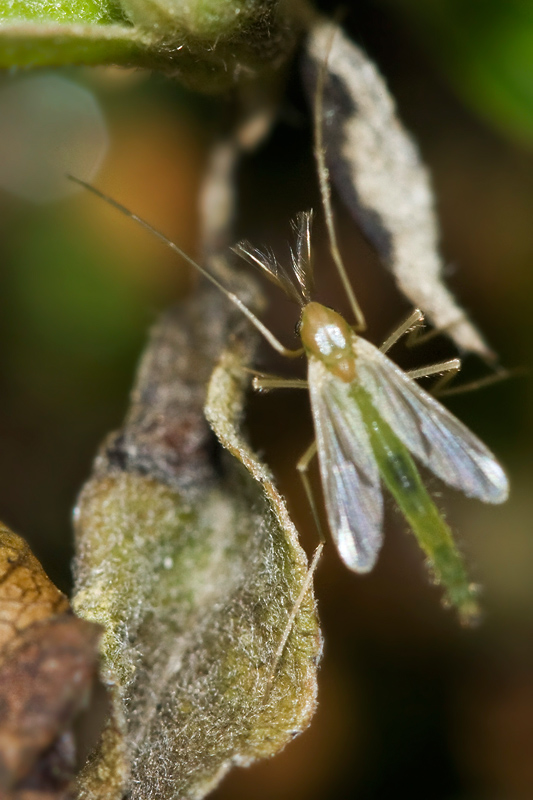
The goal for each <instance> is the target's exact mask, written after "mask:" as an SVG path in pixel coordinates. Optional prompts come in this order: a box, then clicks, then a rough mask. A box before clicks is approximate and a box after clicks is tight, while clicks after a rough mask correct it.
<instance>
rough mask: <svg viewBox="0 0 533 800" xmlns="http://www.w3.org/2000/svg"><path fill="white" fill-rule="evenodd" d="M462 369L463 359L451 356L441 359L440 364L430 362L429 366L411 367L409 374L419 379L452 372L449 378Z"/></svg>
mask: <svg viewBox="0 0 533 800" xmlns="http://www.w3.org/2000/svg"><path fill="white" fill-rule="evenodd" d="M460 369H461V359H460V358H450V359H449V360H448V361H439V363H438V364H430V365H428V366H427V367H419V368H418V369H410V370H408V371H407V375H409V377H410V378H414V380H417V379H418V378H429V376H430V375H439V374H441V375H442V374H443V373H444V372H446V373H451V375H450V377H449V378H448V380H450V379H451V378H453V377H454V375H455V374H456V373H457V372H459V370H460Z"/></svg>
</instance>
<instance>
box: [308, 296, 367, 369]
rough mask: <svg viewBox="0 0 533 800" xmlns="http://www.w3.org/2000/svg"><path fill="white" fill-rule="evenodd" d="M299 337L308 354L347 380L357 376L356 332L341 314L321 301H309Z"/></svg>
mask: <svg viewBox="0 0 533 800" xmlns="http://www.w3.org/2000/svg"><path fill="white" fill-rule="evenodd" d="M300 336H301V339H302V344H303V346H304V348H305V351H306V353H307V355H308V356H314V357H315V358H318V359H319V360H320V361H322V363H323V364H324V366H325V367H326V368H327V369H328V370H329V371H330V372H332V373H333V374H334V375H336V376H337V377H338V378H340V379H341V380H343V381H345V382H346V383H351V381H353V380H354V379H355V353H354V351H353V347H352V341H353V331H352V329H351V328H350V326H349V325H348V323H347V322H346V320H345V319H343V317H341V315H340V314H337V312H336V311H333V310H332V309H331V308H327V307H326V306H323V305H321V304H320V303H308V304H307V305H306V306H305V307H304V308H303V310H302V318H301V322H300Z"/></svg>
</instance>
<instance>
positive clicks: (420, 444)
mask: <svg viewBox="0 0 533 800" xmlns="http://www.w3.org/2000/svg"><path fill="white" fill-rule="evenodd" d="M354 349H355V353H356V358H357V375H358V380H359V381H360V383H361V385H362V386H363V388H364V389H366V391H367V392H368V394H369V395H370V396H371V398H372V402H373V404H374V406H375V408H376V411H377V412H378V413H379V414H380V415H381V416H382V417H383V419H384V420H385V422H387V423H388V425H390V427H391V428H392V430H393V431H394V433H395V434H396V436H397V437H398V439H399V440H400V441H401V442H402V443H403V444H404V445H405V446H406V447H407V448H408V449H409V450H410V451H411V452H412V453H413V455H415V456H416V457H417V458H418V459H419V460H420V461H421V462H422V463H423V464H424V465H425V466H426V467H428V468H429V469H430V470H431V471H432V472H434V473H435V475H437V476H438V477H439V478H441V479H442V480H443V481H445V482H446V483H448V484H449V485H450V486H454V487H455V488H456V489H459V490H460V491H462V492H464V494H466V495H467V496H468V497H477V498H479V499H480V500H483V501H484V502H485V503H502V502H503V501H504V500H506V499H507V496H508V493H509V485H508V481H507V477H506V475H505V473H504V471H503V470H502V468H501V467H500V465H499V464H498V462H497V461H496V458H495V456H494V455H493V454H492V453H491V452H490V450H489V449H488V448H487V447H485V445H484V444H483V443H482V442H481V441H480V440H479V439H478V438H477V437H476V436H474V434H473V433H471V432H470V431H469V430H468V428H467V427H466V426H465V425H463V424H462V422H459V420H458V419H456V418H455V417H454V416H453V414H450V412H449V411H447V410H446V409H445V408H444V406H442V405H441V404H440V403H439V402H438V401H437V400H435V398H434V397H432V396H431V395H430V394H428V393H427V392H426V391H424V389H422V388H421V387H420V386H419V385H418V384H417V383H416V382H415V381H414V380H413V379H412V378H409V376H408V375H406V374H405V372H403V370H401V369H400V368H399V367H398V366H396V364H394V362H393V361H391V360H390V359H389V358H387V356H386V355H384V354H383V353H381V352H380V351H379V350H378V349H377V348H376V347H374V345H373V344H371V343H370V342H367V341H366V340H365V339H362V338H359V337H358V338H357V339H356V341H355V343H354Z"/></svg>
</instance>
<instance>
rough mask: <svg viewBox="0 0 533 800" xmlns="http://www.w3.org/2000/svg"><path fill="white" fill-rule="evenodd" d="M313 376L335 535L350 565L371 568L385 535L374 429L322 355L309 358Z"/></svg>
mask: <svg viewBox="0 0 533 800" xmlns="http://www.w3.org/2000/svg"><path fill="white" fill-rule="evenodd" d="M308 379H309V394H310V397H311V409H312V412H313V421H314V426H315V433H316V442H317V450H318V462H319V466H320V474H321V477H322V489H323V492H324V500H325V504H326V511H327V516H328V522H329V527H330V530H331V534H332V536H333V539H334V541H335V544H336V545H337V549H338V551H339V554H340V556H341V558H342V559H343V561H344V562H345V564H346V565H347V566H348V567H349V568H350V569H353V570H354V571H355V572H368V571H369V570H371V569H372V567H373V566H374V564H375V561H376V558H377V554H378V552H379V549H380V547H381V543H382V539H383V534H382V522H383V496H382V492H381V485H380V478H379V471H378V467H377V464H376V461H375V458H374V454H373V452H372V448H371V445H370V441H369V437H368V433H367V431H366V428H365V425H364V422H363V419H362V416H361V412H360V411H359V408H358V406H357V403H356V402H355V401H354V399H353V398H352V397H350V395H349V391H350V386H349V384H346V383H343V381H341V380H340V379H339V378H336V377H335V376H334V375H332V374H331V373H330V372H328V370H327V369H326V368H325V367H324V365H323V364H322V362H321V361H319V360H318V359H316V358H309V373H308Z"/></svg>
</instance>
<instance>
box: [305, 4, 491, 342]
mask: <svg viewBox="0 0 533 800" xmlns="http://www.w3.org/2000/svg"><path fill="white" fill-rule="evenodd" d="M330 48H331V50H330ZM328 51H329V56H328V57H327V72H326V79H325V87H324V141H325V143H326V148H327V150H326V160H327V163H328V166H329V169H330V170H331V176H332V180H333V183H334V184H335V186H336V187H337V188H338V190H339V192H340V194H341V195H342V197H343V199H344V202H345V203H346V205H347V206H348V208H349V209H350V211H351V212H352V213H353V214H354V216H355V217H356V218H357V219H358V221H359V223H360V224H361V227H362V229H363V231H364V233H365V234H366V235H367V236H368V238H369V240H370V241H371V242H372V244H373V245H374V246H375V247H376V250H377V251H378V253H379V255H380V256H381V258H382V259H383V261H384V263H385V264H386V265H387V266H388V267H389V268H390V269H391V271H392V273H393V274H394V277H395V278H396V281H397V284H398V287H399V288H400V290H401V291H402V292H403V293H404V294H405V296H406V297H407V298H408V299H409V300H410V301H411V302H412V303H413V304H414V305H415V306H416V307H418V308H420V309H421V310H422V311H423V312H424V313H425V314H426V315H427V316H428V318H429V319H430V321H431V322H432V323H433V324H434V325H435V326H436V327H437V328H439V329H443V330H445V331H446V332H447V333H448V335H449V336H450V337H451V338H452V339H453V341H454V342H455V343H456V344H457V346H458V347H460V348H461V349H463V350H469V351H472V352H474V353H478V354H479V355H480V356H482V357H483V358H492V357H493V354H492V353H491V351H490V349H489V348H488V346H487V344H486V343H485V342H484V340H483V338H482V336H481V334H480V333H479V331H478V330H477V329H476V328H475V327H474V325H473V324H472V323H471V322H470V321H469V320H468V318H467V316H466V314H465V312H464V311H463V310H462V309H461V308H460V307H459V306H458V304H457V302H456V300H455V298H454V297H453V295H452V294H451V292H450V291H449V290H448V289H447V288H446V286H445V285H444V283H443V279H442V269H443V264H442V259H441V257H440V254H439V250H438V238H439V233H438V225H437V219H436V216H435V210H434V196H433V191H432V189H431V184H430V180H429V176H428V173H427V171H426V169H425V167H424V165H423V163H422V161H421V159H420V155H419V153H418V149H417V147H416V145H415V143H414V141H413V140H412V138H411V137H410V136H409V134H408V133H407V132H406V130H405V129H404V127H403V126H402V124H401V122H400V121H399V119H398V117H397V114H396V108H395V104H394V100H393V99H392V97H391V95H390V94H389V92H388V90H387V87H386V84H385V81H384V80H383V78H382V77H381V75H380V74H379V72H378V70H377V68H376V66H375V65H374V64H373V63H372V61H370V59H369V58H368V56H366V55H365V53H364V52H363V50H362V49H361V48H359V47H357V46H356V45H355V44H354V43H353V42H352V41H350V39H348V37H347V36H346V34H345V33H344V32H343V30H342V28H341V27H340V26H339V25H337V24H335V23H332V22H329V21H328V20H326V19H325V18H323V17H319V16H317V17H314V22H313V24H311V26H310V29H309V34H308V37H307V39H306V44H305V60H304V75H305V78H306V84H307V88H308V92H309V95H310V101H311V102H312V103H314V100H315V94H316V78H317V75H318V73H319V70H320V69H322V68H323V65H324V58H325V57H326V54H327V53H328Z"/></svg>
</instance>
